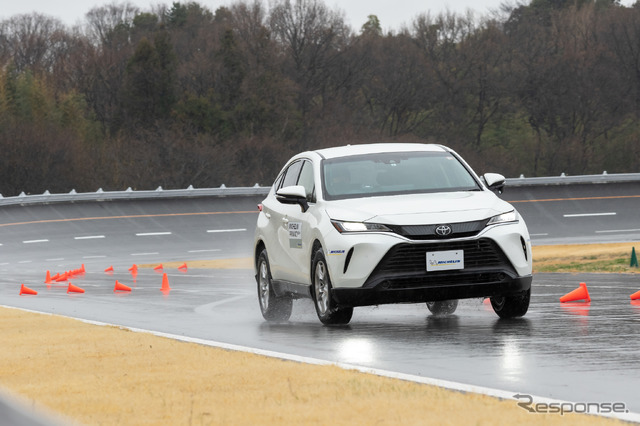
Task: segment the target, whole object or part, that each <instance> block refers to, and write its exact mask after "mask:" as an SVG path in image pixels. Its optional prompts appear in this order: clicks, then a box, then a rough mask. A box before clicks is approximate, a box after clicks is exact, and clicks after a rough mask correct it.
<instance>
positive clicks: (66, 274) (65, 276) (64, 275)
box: [56, 272, 69, 282]
mask: <svg viewBox="0 0 640 426" xmlns="http://www.w3.org/2000/svg"><path fill="white" fill-rule="evenodd" d="M68 277H69V274H68V273H66V272H65V273H63V274H62V275H60V276H59V277H58V278H56V282H61V281H67V278H68Z"/></svg>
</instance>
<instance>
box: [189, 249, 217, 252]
mask: <svg viewBox="0 0 640 426" xmlns="http://www.w3.org/2000/svg"><path fill="white" fill-rule="evenodd" d="M210 251H220V249H211V250H189V251H188V252H187V253H205V252H210Z"/></svg>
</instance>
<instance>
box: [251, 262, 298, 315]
mask: <svg viewBox="0 0 640 426" xmlns="http://www.w3.org/2000/svg"><path fill="white" fill-rule="evenodd" d="M257 266H258V275H257V276H256V281H257V284H258V303H259V304H260V311H261V312H262V316H263V317H264V319H266V320H267V321H287V320H288V319H289V317H291V310H292V308H293V300H292V299H291V298H290V297H278V296H276V294H275V293H274V291H273V284H272V279H271V268H270V267H269V257H268V256H267V250H262V251H261V252H260V255H259V256H258V261H257Z"/></svg>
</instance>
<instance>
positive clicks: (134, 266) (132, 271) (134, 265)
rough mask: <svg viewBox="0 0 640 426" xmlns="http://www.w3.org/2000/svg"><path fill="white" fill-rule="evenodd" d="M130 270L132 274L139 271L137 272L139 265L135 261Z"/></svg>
mask: <svg viewBox="0 0 640 426" xmlns="http://www.w3.org/2000/svg"><path fill="white" fill-rule="evenodd" d="M129 271H130V272H131V273H132V274H135V273H137V272H138V265H136V264H135V263H134V264H133V266H132V267H131V268H129Z"/></svg>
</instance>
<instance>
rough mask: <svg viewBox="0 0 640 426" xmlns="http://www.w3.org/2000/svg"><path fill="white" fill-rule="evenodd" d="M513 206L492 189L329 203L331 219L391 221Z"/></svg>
mask: <svg viewBox="0 0 640 426" xmlns="http://www.w3.org/2000/svg"><path fill="white" fill-rule="evenodd" d="M510 210H513V207H512V206H511V205H510V204H509V203H507V202H506V201H503V200H501V199H500V198H498V197H497V196H496V195H495V194H494V193H493V192H490V191H472V192H445V193H434V194H410V195H394V196H386V197H370V198H354V199H348V200H335V201H328V202H327V203H326V212H327V214H328V215H329V217H330V218H331V219H336V220H345V221H351V222H371V223H382V224H387V225H418V224H436V223H459V222H471V221H475V220H481V219H487V218H489V217H492V216H495V215H498V214H501V213H505V212H507V211H510Z"/></svg>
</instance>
